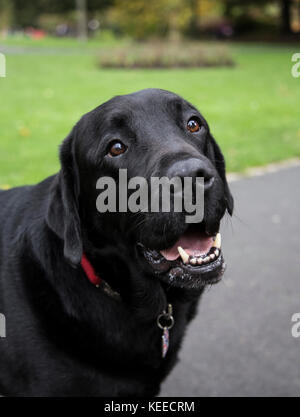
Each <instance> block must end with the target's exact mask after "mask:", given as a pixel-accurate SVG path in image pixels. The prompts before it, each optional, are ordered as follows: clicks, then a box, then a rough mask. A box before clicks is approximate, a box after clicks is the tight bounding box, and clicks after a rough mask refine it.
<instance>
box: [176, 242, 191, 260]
mask: <svg viewBox="0 0 300 417" xmlns="http://www.w3.org/2000/svg"><path fill="white" fill-rule="evenodd" d="M177 250H178V252H179V255H180V256H181V259H182V261H183V262H184V263H185V264H187V263H188V261H189V255H188V254H187V253H186V251H185V250H184V249H182V247H181V246H178V248H177Z"/></svg>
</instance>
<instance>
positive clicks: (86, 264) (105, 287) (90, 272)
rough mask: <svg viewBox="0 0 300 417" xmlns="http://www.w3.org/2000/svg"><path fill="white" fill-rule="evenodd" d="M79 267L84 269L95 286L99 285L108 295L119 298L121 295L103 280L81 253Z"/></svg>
mask: <svg viewBox="0 0 300 417" xmlns="http://www.w3.org/2000/svg"><path fill="white" fill-rule="evenodd" d="M80 263H81V267H82V269H83V270H84V272H85V274H86V276H87V277H88V280H89V281H90V282H91V283H92V284H93V285H95V286H96V287H97V288H99V287H100V285H101V288H102V290H103V291H104V292H105V293H106V294H107V295H109V296H110V297H112V298H114V299H116V300H121V296H120V294H119V293H118V292H116V291H114V290H113V289H112V288H111V287H110V286H109V284H108V283H107V282H106V281H104V280H103V279H101V278H100V277H99V276H98V275H97V274H96V272H95V270H94V268H93V266H92V264H91V263H90V261H89V260H88V258H87V257H86V255H85V254H84V253H83V254H82V258H81V262H80Z"/></svg>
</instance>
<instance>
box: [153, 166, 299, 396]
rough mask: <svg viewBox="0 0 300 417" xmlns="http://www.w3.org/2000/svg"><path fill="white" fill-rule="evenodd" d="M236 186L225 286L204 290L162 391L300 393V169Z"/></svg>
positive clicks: (227, 227) (227, 232) (227, 231)
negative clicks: (295, 329) (295, 318)
mask: <svg viewBox="0 0 300 417" xmlns="http://www.w3.org/2000/svg"><path fill="white" fill-rule="evenodd" d="M231 188H232V191H233V194H234V196H235V203H236V210H235V215H236V216H234V217H233V219H232V220H229V219H228V220H227V221H224V225H223V234H222V236H223V248H224V253H225V257H226V260H227V264H228V268H227V271H226V273H225V277H224V280H223V283H222V282H221V283H219V284H218V285H216V286H214V287H212V288H211V289H210V290H208V291H207V292H206V294H204V297H203V299H202V302H201V304H200V310H199V314H198V316H197V318H196V319H195V320H194V321H193V323H192V325H191V326H190V328H189V330H188V332H187V335H186V338H185V342H184V345H183V349H182V351H181V353H180V357H181V361H180V363H179V364H178V365H177V366H176V368H175V369H174V371H173V372H172V374H171V375H170V376H169V377H168V379H167V380H166V382H165V383H164V385H163V387H162V392H161V395H170V396H257V395H258V396H282V395H283V396H300V338H293V337H292V335H291V326H292V323H291V316H292V315H293V314H294V313H296V312H298V313H300V227H299V226H300V168H299V167H294V168H290V169H286V170H282V171H279V172H277V173H273V174H267V175H264V176H261V177H254V178H248V179H243V180H241V181H238V182H234V183H232V184H231Z"/></svg>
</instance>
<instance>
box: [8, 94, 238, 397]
mask: <svg viewBox="0 0 300 417" xmlns="http://www.w3.org/2000/svg"><path fill="white" fill-rule="evenodd" d="M60 161H61V170H60V172H59V173H58V174H56V175H54V176H51V177H49V178H47V179H45V180H44V181H42V182H41V183H40V184H37V185H34V186H25V187H18V188H14V189H11V190H8V191H1V192H0V221H1V230H0V267H1V268H0V313H1V314H2V315H3V316H5V318H6V337H2V338H0V393H1V394H2V395H5V396H154V395H157V394H158V392H159V388H160V384H161V382H162V380H163V379H164V378H165V376H166V375H167V374H168V373H169V371H170V370H171V369H172V367H173V366H174V364H175V362H176V360H177V354H178V350H179V347H180V344H181V342H182V339H183V335H184V332H185V329H186V326H187V324H188V323H189V322H190V320H191V319H192V318H193V317H194V315H195V312H196V309H197V303H198V301H199V298H200V295H201V294H202V292H203V290H204V288H205V286H206V285H207V284H212V283H215V282H217V281H218V280H219V279H220V277H221V275H222V273H223V271H224V260H223V256H222V252H221V248H220V234H219V233H218V232H219V227H220V220H221V219H222V217H223V216H224V213H225V212H226V210H227V211H228V212H229V213H230V214H231V213H232V210H233V199H232V196H231V194H230V191H229V188H228V185H227V182H226V178H225V164H224V158H223V156H222V153H221V151H220V149H219V147H218V145H217V143H216V142H215V140H214V139H213V137H212V135H211V134H210V131H209V127H208V125H207V122H206V121H205V119H204V118H203V116H202V115H201V114H200V113H199V112H198V110H197V109H196V108H195V107H193V106H192V105H191V104H190V103H188V102H187V101H185V100H183V99H182V98H181V97H179V96H178V95H176V94H173V93H171V92H168V91H164V90H159V89H146V90H143V91H139V92H136V93H133V94H129V95H125V96H118V97H114V98H113V99H111V100H109V101H108V102H106V103H104V104H102V105H101V106H99V107H97V108H96V109H95V110H93V111H91V112H89V113H87V114H86V115H84V116H83V117H82V118H81V120H80V121H79V122H78V123H77V124H76V126H75V127H74V128H73V130H72V131H71V133H70V134H69V136H68V137H67V138H66V139H65V141H64V142H63V144H62V146H61V149H60ZM120 169H126V170H127V175H128V179H130V178H133V177H136V176H141V177H144V178H146V179H149V178H151V177H153V176H158V177H163V176H166V177H168V178H171V177H172V178H173V177H175V176H177V177H179V178H183V177H184V176H187V177H190V178H192V179H193V180H194V179H195V178H197V177H202V178H204V189H205V194H204V195H205V197H204V203H205V204H204V217H203V220H202V221H201V222H199V223H197V224H193V223H189V224H188V223H186V222H185V214H186V213H184V211H182V212H175V211H172V210H171V211H170V212H169V213H168V212H162V211H158V212H143V211H140V212H137V213H131V212H126V211H124V212H120V210H119V211H118V212H109V211H108V212H106V213H99V211H98V210H97V208H96V200H97V197H98V196H99V190H98V189H97V187H96V185H97V181H98V179H99V178H102V177H104V176H107V177H111V178H115V179H116V181H117V180H118V173H119V170H120ZM171 327H172V328H171ZM2 336H3V335H2ZM199 337H200V336H199Z"/></svg>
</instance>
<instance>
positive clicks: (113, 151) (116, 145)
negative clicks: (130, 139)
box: [107, 140, 127, 156]
mask: <svg viewBox="0 0 300 417" xmlns="http://www.w3.org/2000/svg"><path fill="white" fill-rule="evenodd" d="M126 150H127V146H126V145H124V143H122V142H120V141H119V140H116V141H114V142H112V143H111V144H110V145H109V146H108V152H107V153H108V155H109V156H119V155H121V154H122V153H124V152H126Z"/></svg>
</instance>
